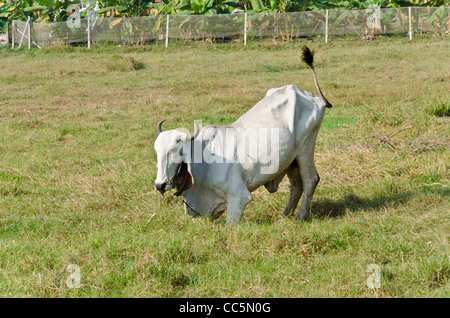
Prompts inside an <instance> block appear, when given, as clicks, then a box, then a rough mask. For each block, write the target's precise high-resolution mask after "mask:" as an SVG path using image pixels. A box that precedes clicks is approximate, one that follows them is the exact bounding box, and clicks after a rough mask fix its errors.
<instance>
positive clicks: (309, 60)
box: [302, 45, 333, 108]
mask: <svg viewBox="0 0 450 318" xmlns="http://www.w3.org/2000/svg"><path fill="white" fill-rule="evenodd" d="M302 60H303V62H305V63H306V65H308V66H309V67H310V68H311V70H312V71H313V75H314V82H315V83H316V88H317V90H318V91H319V95H320V97H322V99H323V101H324V102H325V106H326V107H328V108H331V107H333V105H331V104H330V102H329V101H328V100H327V99H326V98H325V96H323V94H322V91H321V90H320V86H319V82H318V81H317V76H316V71H315V70H314V66H313V62H314V51H311V50H310V49H309V47H307V46H306V45H305V46H304V47H303V54H302Z"/></svg>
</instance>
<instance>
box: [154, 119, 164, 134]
mask: <svg viewBox="0 0 450 318" xmlns="http://www.w3.org/2000/svg"><path fill="white" fill-rule="evenodd" d="M165 121H166V120H165V119H163V120H160V121H159V122H158V124H157V125H156V136H159V134H160V133H162V130H161V125H162V123H163V122H165Z"/></svg>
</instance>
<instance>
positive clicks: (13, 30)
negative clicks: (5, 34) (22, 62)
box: [11, 20, 15, 48]
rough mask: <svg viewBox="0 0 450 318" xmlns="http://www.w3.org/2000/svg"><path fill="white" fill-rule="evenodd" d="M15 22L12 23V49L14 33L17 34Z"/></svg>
mask: <svg viewBox="0 0 450 318" xmlns="http://www.w3.org/2000/svg"><path fill="white" fill-rule="evenodd" d="M14 22H15V20H13V22H12V26H11V32H12V34H11V42H12V48H14V33H15V23H14Z"/></svg>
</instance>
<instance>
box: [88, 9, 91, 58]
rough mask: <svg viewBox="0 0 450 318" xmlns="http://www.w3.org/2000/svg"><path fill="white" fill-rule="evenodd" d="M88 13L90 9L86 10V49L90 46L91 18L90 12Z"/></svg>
mask: <svg viewBox="0 0 450 318" xmlns="http://www.w3.org/2000/svg"><path fill="white" fill-rule="evenodd" d="M89 13H90V11H88V12H87V31H88V34H87V36H88V39H87V41H88V43H87V46H88V49H90V48H91V18H90V14H89Z"/></svg>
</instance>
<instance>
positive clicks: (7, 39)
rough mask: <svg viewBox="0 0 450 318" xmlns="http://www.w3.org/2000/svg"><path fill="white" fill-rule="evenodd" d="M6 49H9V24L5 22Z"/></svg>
mask: <svg viewBox="0 0 450 318" xmlns="http://www.w3.org/2000/svg"><path fill="white" fill-rule="evenodd" d="M5 26H6V47H9V23H8V22H6V25H5Z"/></svg>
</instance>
